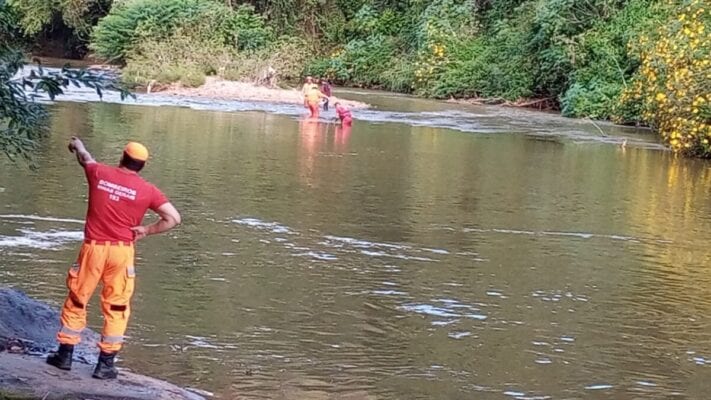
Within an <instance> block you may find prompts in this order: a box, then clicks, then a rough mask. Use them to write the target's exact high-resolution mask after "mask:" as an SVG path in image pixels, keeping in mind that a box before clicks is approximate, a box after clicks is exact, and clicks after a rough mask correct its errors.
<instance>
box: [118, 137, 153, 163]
mask: <svg viewBox="0 0 711 400" xmlns="http://www.w3.org/2000/svg"><path fill="white" fill-rule="evenodd" d="M123 151H124V153H126V154H128V156H129V157H131V158H133V159H134V160H137V161H147V160H148V149H147V148H146V146H144V145H142V144H140V143H137V142H128V144H127V145H126V147H125V148H124V149H123Z"/></svg>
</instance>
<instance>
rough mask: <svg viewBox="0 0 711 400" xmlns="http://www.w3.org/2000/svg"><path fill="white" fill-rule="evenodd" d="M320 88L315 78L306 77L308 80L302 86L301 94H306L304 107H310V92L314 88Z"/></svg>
mask: <svg viewBox="0 0 711 400" xmlns="http://www.w3.org/2000/svg"><path fill="white" fill-rule="evenodd" d="M313 88H316V89H318V85H317V84H315V83H314V78H313V77H311V76H307V77H306V82H304V86H303V87H302V88H301V94H303V95H304V107H306V108H309V92H310V91H311V90H312V89H313Z"/></svg>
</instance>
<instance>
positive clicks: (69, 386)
mask: <svg viewBox="0 0 711 400" xmlns="http://www.w3.org/2000/svg"><path fill="white" fill-rule="evenodd" d="M58 321H59V313H58V312H57V311H56V310H53V309H52V308H51V307H49V306H48V305H47V304H44V303H41V302H39V301H37V300H33V299H31V298H29V297H28V296H26V295H25V294H23V293H21V292H18V291H16V290H13V289H8V288H0V399H4V398H9V399H16V398H17V399H46V400H50V399H62V400H75V399H76V400H84V399H93V400H109V399H111V400H118V399H125V400H153V399H166V400H167V399H176V400H200V399H203V400H204V398H203V397H202V396H199V395H198V394H195V393H193V392H190V391H187V390H185V389H182V388H179V387H177V386H175V385H172V384H170V383H167V382H164V381H160V380H157V379H153V378H149V377H145V376H141V375H138V374H134V373H131V372H128V371H125V370H122V371H121V373H120V375H119V379H117V380H115V381H99V380H96V379H93V378H91V373H92V371H93V364H94V363H95V361H96V353H97V352H98V349H97V347H96V342H97V340H98V335H97V334H96V333H95V332H92V331H91V330H89V329H86V330H85V332H84V334H83V335H82V344H81V345H80V346H78V347H77V349H76V351H75V354H74V365H73V366H72V371H70V372H65V371H61V370H58V369H56V368H54V367H51V366H49V365H47V364H46V363H45V361H44V356H45V355H46V354H47V353H48V352H49V351H50V350H52V349H53V348H54V347H55V343H54V336H55V333H56V331H57V328H58Z"/></svg>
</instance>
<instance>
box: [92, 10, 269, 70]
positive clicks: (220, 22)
mask: <svg viewBox="0 0 711 400" xmlns="http://www.w3.org/2000/svg"><path fill="white" fill-rule="evenodd" d="M178 29H180V30H182V31H183V32H182V34H183V35H187V37H188V38H190V39H194V40H195V41H196V43H195V47H196V48H197V47H199V46H200V45H203V44H204V41H209V42H211V43H214V44H216V45H225V46H230V47H234V48H235V49H237V50H247V49H256V48H259V47H261V46H264V45H266V44H267V42H268V41H269V39H270V37H271V31H270V30H269V29H268V28H267V27H266V26H265V24H264V20H263V19H262V17H261V16H259V15H258V14H255V13H254V11H253V9H252V8H251V7H249V6H240V7H238V8H236V9H232V8H230V7H227V6H225V5H224V4H222V3H218V2H213V1H204V0H135V1H131V2H127V3H125V4H122V5H117V6H114V8H113V9H112V11H111V13H110V14H109V15H108V16H106V17H105V18H104V19H102V20H101V21H100V22H99V24H98V25H97V26H96V29H95V30H94V34H93V42H92V47H93V49H94V50H95V51H96V54H97V55H99V56H100V57H104V58H106V59H108V60H111V61H123V60H124V59H125V58H126V57H127V56H128V55H129V53H130V52H131V51H132V50H134V49H135V48H136V47H137V46H139V45H140V44H142V43H144V42H147V41H160V40H163V39H170V37H171V36H172V35H174V34H175V32H176V30H178Z"/></svg>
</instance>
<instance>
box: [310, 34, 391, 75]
mask: <svg viewBox="0 0 711 400" xmlns="http://www.w3.org/2000/svg"><path fill="white" fill-rule="evenodd" d="M396 48H397V47H396V45H395V40H394V38H392V37H389V36H384V35H373V36H371V37H369V38H367V39H354V40H351V41H350V42H348V44H346V46H345V47H344V48H343V49H342V50H338V51H336V52H334V53H332V54H331V56H330V57H328V58H321V59H315V60H314V61H313V62H312V63H310V64H309V65H307V67H306V73H309V74H311V75H316V76H325V77H328V78H330V79H332V80H334V81H336V82H338V83H348V84H351V85H356V86H371V87H379V86H381V85H382V83H383V79H382V75H383V74H384V73H385V72H386V71H387V70H388V67H389V64H388V62H387V60H390V59H391V58H392V56H393V55H394V54H395V50H396Z"/></svg>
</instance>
